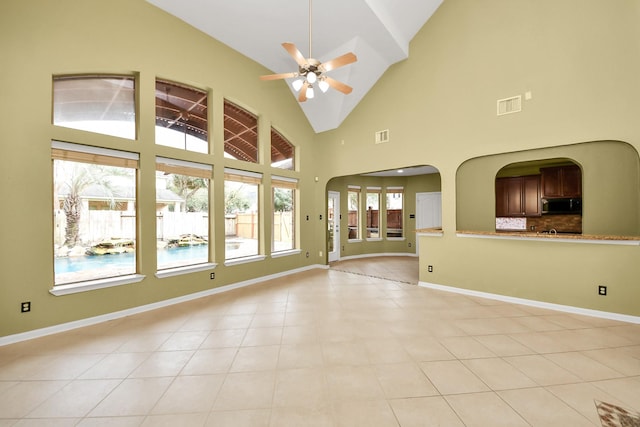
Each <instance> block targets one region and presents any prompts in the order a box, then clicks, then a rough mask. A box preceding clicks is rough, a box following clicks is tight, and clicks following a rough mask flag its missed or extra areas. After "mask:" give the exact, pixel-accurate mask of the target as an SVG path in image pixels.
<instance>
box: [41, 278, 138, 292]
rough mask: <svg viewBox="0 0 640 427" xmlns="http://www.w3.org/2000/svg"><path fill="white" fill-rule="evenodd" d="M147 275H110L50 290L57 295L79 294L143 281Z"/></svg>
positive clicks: (57, 286)
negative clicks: (105, 277)
mask: <svg viewBox="0 0 640 427" xmlns="http://www.w3.org/2000/svg"><path fill="white" fill-rule="evenodd" d="M145 277H146V276H144V275H143V274H130V275H127V276H118V277H109V278H107V279H97V280H89V281H86V282H79V283H70V284H68V285H56V286H54V287H53V288H52V289H49V292H50V293H51V294H52V295H55V296H57V297H59V296H62V295H69V294H77V293H79V292H87V291H93V290H96V289H105V288H112V287H114V286H122V285H130V284H132V283H138V282H141V281H142V280H143V279H144V278H145Z"/></svg>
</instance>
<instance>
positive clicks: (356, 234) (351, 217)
mask: <svg viewBox="0 0 640 427" xmlns="http://www.w3.org/2000/svg"><path fill="white" fill-rule="evenodd" d="M347 199H348V200H347V203H348V206H349V212H348V222H347V225H348V226H349V239H350V240H353V239H359V238H360V187H352V186H349V190H348V191H347Z"/></svg>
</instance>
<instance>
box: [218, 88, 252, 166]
mask: <svg viewBox="0 0 640 427" xmlns="http://www.w3.org/2000/svg"><path fill="white" fill-rule="evenodd" d="M224 155H225V156H226V157H229V158H232V159H238V160H243V161H245V162H250V163H258V116H257V115H255V114H253V113H250V112H249V111H247V110H245V109H244V108H242V107H240V106H238V105H236V104H233V103H231V102H229V101H227V100H225V101H224Z"/></svg>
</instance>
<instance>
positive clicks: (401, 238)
mask: <svg viewBox="0 0 640 427" xmlns="http://www.w3.org/2000/svg"><path fill="white" fill-rule="evenodd" d="M387 240H389V241H396V242H401V241H403V240H405V238H404V237H387Z"/></svg>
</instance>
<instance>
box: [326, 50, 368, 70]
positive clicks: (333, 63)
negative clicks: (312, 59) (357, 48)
mask: <svg viewBox="0 0 640 427" xmlns="http://www.w3.org/2000/svg"><path fill="white" fill-rule="evenodd" d="M357 60H358V57H356V55H355V54H353V53H352V52H349V53H345V54H344V55H342V56H338V57H337V58H334V59H332V60H330V61H327V62H323V63H322V64H320V66H319V67H318V68H320V69H321V70H322V71H323V72H326V71H331V70H335V69H336V68H339V67H343V66H345V65H349V64H352V63H354V62H356V61H357Z"/></svg>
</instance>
